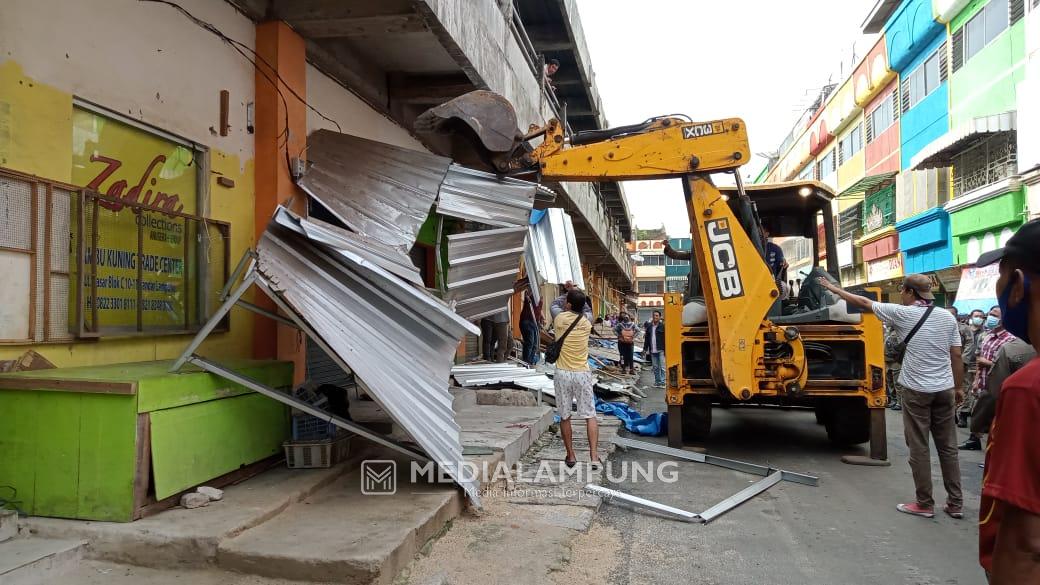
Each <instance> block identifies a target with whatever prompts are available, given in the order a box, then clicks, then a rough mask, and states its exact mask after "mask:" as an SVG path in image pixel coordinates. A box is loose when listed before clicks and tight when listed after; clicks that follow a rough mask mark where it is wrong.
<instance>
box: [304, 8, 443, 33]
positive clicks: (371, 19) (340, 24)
mask: <svg viewBox="0 0 1040 585" xmlns="http://www.w3.org/2000/svg"><path fill="white" fill-rule="evenodd" d="M289 23H290V24H291V25H292V27H293V28H294V29H296V30H297V31H299V33H300V34H302V35H303V36H305V37H307V38H311V39H326V38H339V37H361V36H368V35H372V36H380V35H387V34H390V35H397V34H408V33H424V32H428V31H429V30H430V29H429V28H428V27H427V26H426V23H425V22H424V21H423V19H422V18H421V17H420V16H419V15H418V14H415V13H414V12H413V13H409V14H387V15H379V16H362V17H356V18H316V19H297V20H292V21H289Z"/></svg>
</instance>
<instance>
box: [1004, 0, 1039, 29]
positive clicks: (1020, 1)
mask: <svg viewBox="0 0 1040 585" xmlns="http://www.w3.org/2000/svg"><path fill="white" fill-rule="evenodd" d="M1033 6H1036V3H1035V2H1034V3H1033ZM1025 13H1026V2H1025V0H1011V1H1010V2H1008V26H1010V25H1012V24H1015V23H1016V22H1018V21H1020V20H1022V16H1024V15H1025Z"/></svg>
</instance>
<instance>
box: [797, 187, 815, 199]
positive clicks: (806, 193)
mask: <svg viewBox="0 0 1040 585" xmlns="http://www.w3.org/2000/svg"><path fill="white" fill-rule="evenodd" d="M798 194H799V195H801V196H802V197H808V196H810V195H812V187H808V186H806V187H802V188H801V189H799V190H798Z"/></svg>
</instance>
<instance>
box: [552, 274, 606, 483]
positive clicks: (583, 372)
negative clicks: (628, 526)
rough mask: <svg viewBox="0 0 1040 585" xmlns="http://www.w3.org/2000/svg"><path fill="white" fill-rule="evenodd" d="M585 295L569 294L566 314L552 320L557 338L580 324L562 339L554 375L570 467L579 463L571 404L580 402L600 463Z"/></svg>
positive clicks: (593, 456) (594, 455)
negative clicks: (583, 310) (576, 321)
mask: <svg viewBox="0 0 1040 585" xmlns="http://www.w3.org/2000/svg"><path fill="white" fill-rule="evenodd" d="M586 302H587V301H586V297H585V293H583V292H581V291H580V290H578V289H577V288H572V289H571V290H570V291H568V292H567V300H566V302H565V303H564V311H563V312H562V313H559V314H558V315H556V318H555V319H554V320H553V331H555V333H556V335H557V336H561V335H563V332H564V331H567V328H568V327H570V326H571V324H573V323H574V321H575V319H578V320H579V321H578V324H577V325H575V326H574V329H571V332H570V333H568V334H567V337H566V338H564V340H563V347H561V348H560V357H559V359H557V360H556V374H555V375H554V376H553V388H554V389H555V391H556V414H558V415H559V416H560V434H562V435H563V444H564V446H565V447H566V448H567V459H566V460H565V461H564V462H565V463H566V464H567V466H568V467H573V466H574V464H575V463H576V462H577V458H576V457H575V455H574V442H573V440H572V436H573V429H572V428H571V415H572V412H571V404H572V403H573V402H577V404H578V408H577V417H578V418H583V419H585V421H586V422H585V425H586V428H587V429H588V433H589V455H590V458H591V461H592V463H597V464H598V463H599V454H598V453H597V452H596V442H597V441H598V440H599V426H598V425H597V423H596V404H595V398H594V397H593V394H592V383H593V379H592V372H591V371H590V370H589V333H591V332H592V323H589V320H588V319H586V318H585V316H584V315H583V314H582V312H581V311H582V309H583V308H584V307H585V303H586Z"/></svg>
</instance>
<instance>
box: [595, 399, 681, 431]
mask: <svg viewBox="0 0 1040 585" xmlns="http://www.w3.org/2000/svg"><path fill="white" fill-rule="evenodd" d="M596 412H600V413H603V414H612V415H614V416H616V417H618V419H620V420H621V423H622V424H624V425H625V428H626V429H628V431H629V432H630V433H635V434H637V435H643V436H646V437H660V436H662V435H666V434H668V414H667V413H664V412H655V413H653V414H650V415H647V416H643V415H641V414H639V411H637V410H635V409H634V408H632V407H631V406H629V405H627V404H625V403H623V402H605V401H603V400H600V399H599V398H597V399H596Z"/></svg>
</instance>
